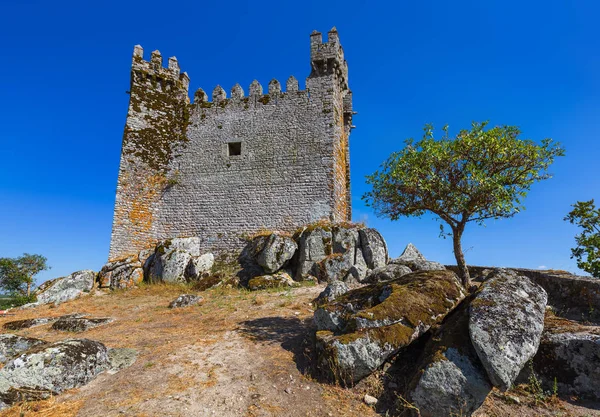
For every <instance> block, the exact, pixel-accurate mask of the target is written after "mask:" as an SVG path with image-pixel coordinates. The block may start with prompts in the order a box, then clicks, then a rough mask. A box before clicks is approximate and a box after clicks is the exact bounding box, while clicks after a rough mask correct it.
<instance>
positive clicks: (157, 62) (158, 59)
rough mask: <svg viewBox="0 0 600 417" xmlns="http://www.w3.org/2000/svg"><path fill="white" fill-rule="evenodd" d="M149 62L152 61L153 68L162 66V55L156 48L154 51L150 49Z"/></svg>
mask: <svg viewBox="0 0 600 417" xmlns="http://www.w3.org/2000/svg"><path fill="white" fill-rule="evenodd" d="M150 63H152V64H153V65H154V69H159V68H162V63H163V59H162V55H161V54H160V51H159V50H158V49H157V50H155V51H152V56H151V57H150Z"/></svg>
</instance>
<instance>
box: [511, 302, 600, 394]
mask: <svg viewBox="0 0 600 417" xmlns="http://www.w3.org/2000/svg"><path fill="white" fill-rule="evenodd" d="M532 371H533V372H535V376H536V378H538V379H540V380H541V381H542V383H543V387H544V389H545V390H548V391H551V392H552V391H553V390H554V388H555V385H554V384H555V383H556V388H557V389H558V394H559V395H563V396H566V397H572V396H576V397H579V398H584V399H588V400H595V401H598V400H600V327H598V326H586V325H582V324H581V323H577V322H575V321H572V320H567V319H564V318H560V317H556V316H555V315H554V314H552V313H550V312H548V313H547V314H546V328H545V330H544V333H543V335H542V340H541V343H540V347H539V350H538V352H537V354H536V355H535V356H534V358H533V361H532V367H529V366H527V367H525V368H524V369H523V371H522V372H521V375H519V381H520V382H526V381H528V379H529V376H530V375H531V372H532Z"/></svg>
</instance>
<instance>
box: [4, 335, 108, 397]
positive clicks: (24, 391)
mask: <svg viewBox="0 0 600 417" xmlns="http://www.w3.org/2000/svg"><path fill="white" fill-rule="evenodd" d="M109 366H110V362H109V358H108V350H107V349H106V347H105V346H104V345H103V344H102V343H100V342H95V341H93V340H89V339H67V340H63V341H60V342H56V343H53V344H51V345H48V346H42V347H39V348H37V349H31V350H30V351H28V352H26V353H24V354H22V355H20V356H18V357H17V358H15V359H13V360H11V361H9V362H8V363H7V364H6V365H5V366H4V368H2V369H1V370H0V401H1V402H2V403H4V404H5V405H10V404H13V403H15V402H18V401H31V400H39V399H45V398H48V397H50V396H52V395H57V394H59V393H61V392H63V391H65V390H67V389H71V388H77V387H81V386H83V385H85V384H87V383H88V382H90V381H91V380H93V379H94V378H96V376H97V375H98V374H99V373H101V372H103V371H104V370H106V369H108V368H109Z"/></svg>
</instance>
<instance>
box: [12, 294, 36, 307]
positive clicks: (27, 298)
mask: <svg viewBox="0 0 600 417" xmlns="http://www.w3.org/2000/svg"><path fill="white" fill-rule="evenodd" d="M36 301H37V297H36V296H35V294H29V295H22V294H15V295H14V296H13V297H12V305H13V306H15V307H19V306H22V305H25V304H29V303H35V302H36Z"/></svg>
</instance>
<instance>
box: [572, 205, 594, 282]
mask: <svg viewBox="0 0 600 417" xmlns="http://www.w3.org/2000/svg"><path fill="white" fill-rule="evenodd" d="M572 207H573V210H572V211H571V212H570V213H569V214H568V215H567V216H566V217H565V220H568V221H569V222H570V223H571V224H575V225H577V226H579V227H581V228H582V229H583V230H582V232H581V233H580V234H578V235H577V236H575V242H576V243H577V247H576V248H573V249H571V258H575V259H577V266H578V267H579V268H581V269H583V270H584V271H586V272H588V273H590V274H591V275H592V276H593V277H596V278H600V208H598V209H597V208H596V206H595V204H594V200H589V201H578V202H577V203H575V204H573V206H572Z"/></svg>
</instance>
